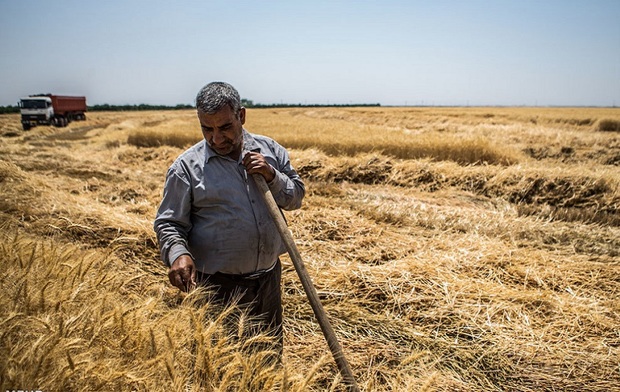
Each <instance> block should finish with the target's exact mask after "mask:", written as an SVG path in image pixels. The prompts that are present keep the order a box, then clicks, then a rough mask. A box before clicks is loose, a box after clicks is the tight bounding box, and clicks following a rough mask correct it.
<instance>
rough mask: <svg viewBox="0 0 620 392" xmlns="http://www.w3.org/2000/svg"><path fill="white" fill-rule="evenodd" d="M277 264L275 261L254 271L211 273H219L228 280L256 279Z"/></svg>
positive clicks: (217, 273) (218, 273)
mask: <svg viewBox="0 0 620 392" xmlns="http://www.w3.org/2000/svg"><path fill="white" fill-rule="evenodd" d="M278 261H279V260H278ZM277 264H278V262H275V263H274V264H273V265H272V266H271V267H269V268H266V269H262V270H258V271H254V272H248V273H247V274H226V273H224V272H216V273H215V274H213V275H219V276H223V277H225V278H228V279H230V280H237V281H239V280H256V279H260V278H262V277H263V276H265V275H267V274H268V273H269V272H271V271H273V270H274V268H275V267H276V265H277Z"/></svg>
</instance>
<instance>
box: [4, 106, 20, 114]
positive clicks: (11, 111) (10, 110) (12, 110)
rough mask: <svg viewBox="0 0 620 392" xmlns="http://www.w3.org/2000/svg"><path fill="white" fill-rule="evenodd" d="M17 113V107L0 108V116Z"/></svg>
mask: <svg viewBox="0 0 620 392" xmlns="http://www.w3.org/2000/svg"><path fill="white" fill-rule="evenodd" d="M8 113H19V106H12V105H9V106H0V114H8Z"/></svg>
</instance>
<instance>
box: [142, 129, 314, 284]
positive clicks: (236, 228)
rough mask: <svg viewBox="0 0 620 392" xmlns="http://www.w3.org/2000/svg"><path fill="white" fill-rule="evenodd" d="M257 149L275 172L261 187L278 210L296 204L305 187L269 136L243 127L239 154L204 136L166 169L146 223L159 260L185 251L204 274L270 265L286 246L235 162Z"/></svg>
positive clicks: (255, 189)
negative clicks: (220, 149) (150, 222)
mask: <svg viewBox="0 0 620 392" xmlns="http://www.w3.org/2000/svg"><path fill="white" fill-rule="evenodd" d="M248 151H256V152H259V153H261V154H262V155H263V156H264V157H265V160H266V161H267V162H268V163H269V164H270V165H271V166H273V168H274V169H275V172H276V176H275V178H274V179H273V181H271V182H270V183H269V184H268V185H269V189H270V190H271V193H272V194H273V196H274V198H275V200H276V203H277V204H278V206H279V207H280V208H282V209H284V210H293V209H296V208H299V207H301V200H302V199H303V197H304V195H305V187H304V183H303V182H302V180H301V178H300V177H299V175H298V174H297V172H296V171H295V169H293V167H292V166H291V162H290V159H289V156H288V152H287V151H286V150H285V149H284V147H282V146H281V145H279V144H278V143H276V142H275V141H274V140H272V139H270V138H268V137H265V136H260V135H253V134H250V133H248V132H247V131H246V130H245V129H244V130H243V151H242V153H241V156H240V157H239V160H233V159H232V158H230V157H227V156H221V155H218V154H217V153H216V152H215V151H213V150H212V149H211V148H210V147H209V146H208V145H207V143H206V142H205V140H202V141H201V142H199V143H197V144H195V145H194V146H192V147H190V148H189V149H188V150H187V151H185V152H184V153H183V154H181V155H180V156H179V157H178V158H177V159H176V160H175V162H174V163H173V164H172V166H170V168H169V169H168V173H167V175H166V183H165V186H164V194H163V199H162V202H161V205H160V207H159V210H158V212H157V217H156V218H155V223H154V229H155V232H156V234H157V239H158V241H159V246H160V250H161V258H162V261H163V262H164V263H165V264H167V265H168V266H170V265H171V264H172V263H173V262H174V260H176V258H177V257H179V256H181V255H183V254H188V255H190V256H191V257H192V258H193V259H194V263H195V265H196V269H197V270H199V271H202V272H204V273H207V274H213V273H215V272H223V273H228V274H245V273H251V272H255V271H258V270H262V269H269V268H271V267H272V266H273V265H274V263H275V261H276V260H277V258H278V256H279V255H281V254H282V253H284V252H285V251H286V248H285V246H284V243H283V241H282V239H281V237H280V234H279V232H278V230H277V227H276V225H275V223H274V222H273V219H272V218H271V216H270V215H269V210H268V209H267V206H266V204H265V203H264V201H263V199H262V195H261V194H260V190H259V189H258V187H257V186H256V184H255V183H254V180H253V179H252V177H251V176H248V174H247V172H246V171H245V167H244V166H243V164H242V163H241V160H242V159H243V156H244V155H245V154H246V152H248Z"/></svg>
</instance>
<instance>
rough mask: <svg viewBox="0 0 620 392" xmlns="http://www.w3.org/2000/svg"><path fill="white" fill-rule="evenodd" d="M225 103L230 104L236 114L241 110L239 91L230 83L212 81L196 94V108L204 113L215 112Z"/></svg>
mask: <svg viewBox="0 0 620 392" xmlns="http://www.w3.org/2000/svg"><path fill="white" fill-rule="evenodd" d="M224 105H228V106H230V108H231V109H232V111H233V113H235V114H238V113H239V110H241V97H240V96H239V92H238V91H237V90H236V89H235V88H234V87H233V86H231V85H230V84H228V83H225V82H211V83H209V84H207V85H206V86H204V87H203V88H201V89H200V91H199V92H198V95H196V109H197V110H200V111H201V112H203V113H207V114H214V113H216V112H218V111H220V110H221V109H222V108H223V107H224Z"/></svg>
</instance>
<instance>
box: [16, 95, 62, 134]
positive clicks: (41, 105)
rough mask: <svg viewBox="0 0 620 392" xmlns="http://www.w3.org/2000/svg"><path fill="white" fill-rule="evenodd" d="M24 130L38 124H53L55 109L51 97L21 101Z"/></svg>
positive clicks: (22, 99) (29, 98)
mask: <svg viewBox="0 0 620 392" xmlns="http://www.w3.org/2000/svg"><path fill="white" fill-rule="evenodd" d="M19 108H20V113H21V115H22V126H23V128H24V130H28V129H30V128H31V127H32V126H33V125H37V124H51V123H52V121H53V119H54V107H53V106H52V99H51V98H50V97H24V98H21V99H20V101H19Z"/></svg>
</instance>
